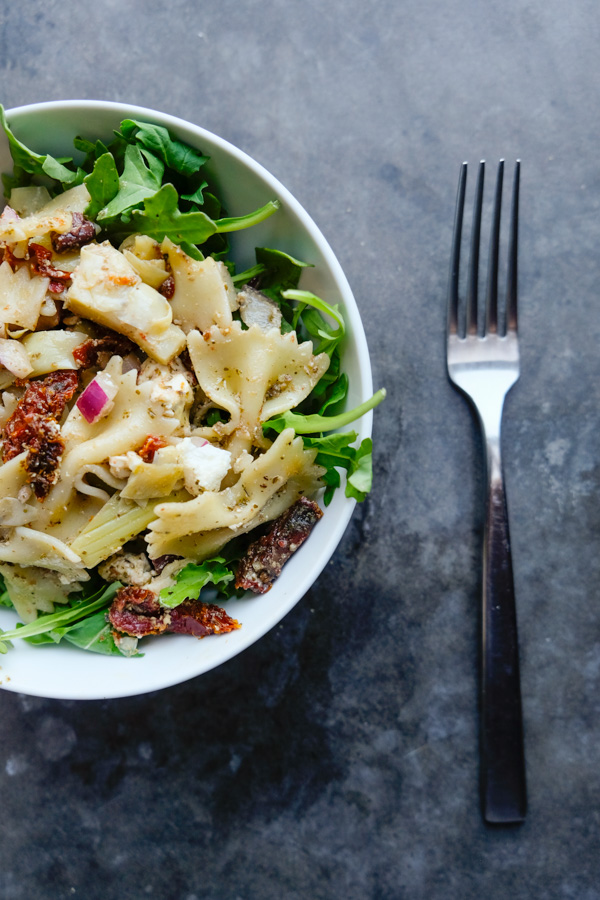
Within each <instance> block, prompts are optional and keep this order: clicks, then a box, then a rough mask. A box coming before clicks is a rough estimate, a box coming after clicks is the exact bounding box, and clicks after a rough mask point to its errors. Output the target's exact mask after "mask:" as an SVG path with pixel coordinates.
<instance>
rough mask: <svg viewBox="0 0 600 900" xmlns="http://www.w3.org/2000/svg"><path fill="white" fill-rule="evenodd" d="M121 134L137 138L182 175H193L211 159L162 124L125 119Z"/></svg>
mask: <svg viewBox="0 0 600 900" xmlns="http://www.w3.org/2000/svg"><path fill="white" fill-rule="evenodd" d="M121 134H122V135H123V137H124V138H125V140H127V141H134V140H135V141H137V142H138V143H140V144H141V145H142V146H143V147H145V148H146V149H147V150H150V151H151V152H152V153H153V154H154V155H155V156H157V157H158V158H159V159H160V160H162V162H163V163H164V164H165V165H166V166H168V167H169V168H170V169H174V170H175V171H176V172H180V173H181V174H182V175H193V174H194V173H195V172H197V171H198V169H200V168H201V166H203V165H204V164H205V163H206V162H208V159H209V157H208V156H203V154H202V153H199V152H198V151H197V150H194V149H193V148H192V147H188V145H187V144H184V143H183V142H182V141H178V140H176V138H173V137H171V135H170V134H169V131H168V130H167V129H166V128H163V127H162V126H161V125H151V124H150V123H149V122H136V121H135V119H124V120H123V121H122V122H121ZM186 199H188V198H186Z"/></svg>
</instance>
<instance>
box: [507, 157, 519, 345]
mask: <svg viewBox="0 0 600 900" xmlns="http://www.w3.org/2000/svg"><path fill="white" fill-rule="evenodd" d="M520 176H521V160H520V159H518V160H517V161H516V163H515V175H514V180H513V195H512V207H511V211H510V233H509V237H508V277H507V282H506V330H507V331H516V330H517V253H518V243H519V182H520Z"/></svg>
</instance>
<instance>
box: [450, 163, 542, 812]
mask: <svg viewBox="0 0 600 900" xmlns="http://www.w3.org/2000/svg"><path fill="white" fill-rule="evenodd" d="M484 169H485V164H484V163H483V162H481V163H480V165H479V174H478V177H477V186H476V188H475V206H474V211H473V223H472V234H471V254H470V260H469V272H468V281H467V295H466V304H465V310H464V314H463V312H462V310H461V312H460V313H459V291H458V275H459V263H460V244H461V233H462V223H463V211H464V205H465V189H466V182H467V164H466V163H463V166H462V168H461V173H460V178H459V182H458V196H457V201H456V217H455V222H454V236H453V239H452V254H451V261H450V283H449V288H448V346H447V361H448V374H449V376H450V380H451V381H452V382H453V383H454V384H455V385H456V386H457V387H458V388H460V389H461V390H462V391H463V392H464V393H465V394H466V395H467V397H469V399H470V400H471V401H472V403H473V405H474V407H475V409H476V411H477V414H478V417H479V421H480V424H481V427H482V431H483V437H484V441H485V447H486V463H487V465H486V470H487V496H486V515H485V531H484V544H483V585H482V618H481V624H482V657H481V791H482V808H483V815H484V818H485V820H486V821H488V822H497V823H503V822H504V823H510V822H522V821H523V819H524V818H525V812H526V805H527V800H526V788H525V758H524V748H523V723H522V711H521V688H520V677H519V651H518V643H517V617H516V607H515V591H514V581H513V571H512V556H511V549H510V537H509V531H508V516H507V508H506V495H505V491H504V478H503V474H502V460H501V455H500V425H501V420H502V408H503V405H504V398H505V397H506V394H507V393H508V391H509V390H510V388H511V387H512V386H513V384H514V383H515V382H516V381H517V379H518V377H519V342H518V337H517V244H518V221H519V176H520V163H519V161H517V163H516V165H515V175H514V183H513V197H512V210H511V220H510V234H509V247H508V279H507V292H506V316H505V319H506V327H505V328H503V327H502V322H501V321H500V319H499V314H498V255H499V243H500V210H501V206H502V180H503V174H504V160H501V161H500V164H499V166H498V177H497V180H496V193H495V199H494V208H493V214H492V226H491V237H490V252H489V263H488V280H487V292H486V300H485V323H484V325H483V328H479V329H478V321H477V320H478V314H477V306H478V302H477V281H478V270H479V244H480V233H481V211H482V204H483V180H484ZM459 319H460V320H461V322H460V324H459Z"/></svg>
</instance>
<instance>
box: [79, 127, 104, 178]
mask: <svg viewBox="0 0 600 900" xmlns="http://www.w3.org/2000/svg"><path fill="white" fill-rule="evenodd" d="M73 146H74V147H75V149H76V150H79V152H80V153H85V159H84V161H83V163H82V168H83V169H85V171H86V172H91V170H92V169H93V168H94V163H95V162H96V160H97V159H100V157H101V156H104V154H105V153H108V147H107V146H106V144H103V143H102V141H100V140H98V141H95V142H94V141H88V139H87V138H82V137H79V135H77V137H75V138H73Z"/></svg>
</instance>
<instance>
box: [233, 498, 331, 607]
mask: <svg viewBox="0 0 600 900" xmlns="http://www.w3.org/2000/svg"><path fill="white" fill-rule="evenodd" d="M322 515H323V513H322V512H321V510H320V509H319V507H318V506H317V504H316V503H315V502H314V500H309V499H308V498H307V497H300V498H299V499H298V500H297V501H296V502H295V503H294V504H293V506H290V508H289V509H288V510H286V512H284V513H283V514H282V515H281V516H279V518H278V519H275V522H274V523H273V525H272V527H271V530H270V531H269V532H268V533H267V534H265V535H263V537H261V538H259V539H258V540H257V541H254V543H252V544H250V546H249V547H248V549H247V551H246V553H245V555H244V556H243V557H242V559H241V560H240V563H239V566H238V570H237V575H236V578H235V586H236V588H243V589H244V590H246V591H254V593H255V594H265V593H266V592H267V591H268V590H270V588H271V586H272V584H273V582H274V581H275V579H276V578H277V577H278V576H279V575H280V574H281V570H282V569H283V566H284V565H285V563H286V562H287V561H288V559H289V558H290V556H291V555H292V554H293V553H295V552H296V550H297V549H298V547H300V545H301V544H303V543H304V541H305V540H306V538H307V537H308V536H309V534H310V533H311V531H312V529H313V528H314V526H315V525H316V524H317V522H318V521H319V519H320V518H321V516H322Z"/></svg>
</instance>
